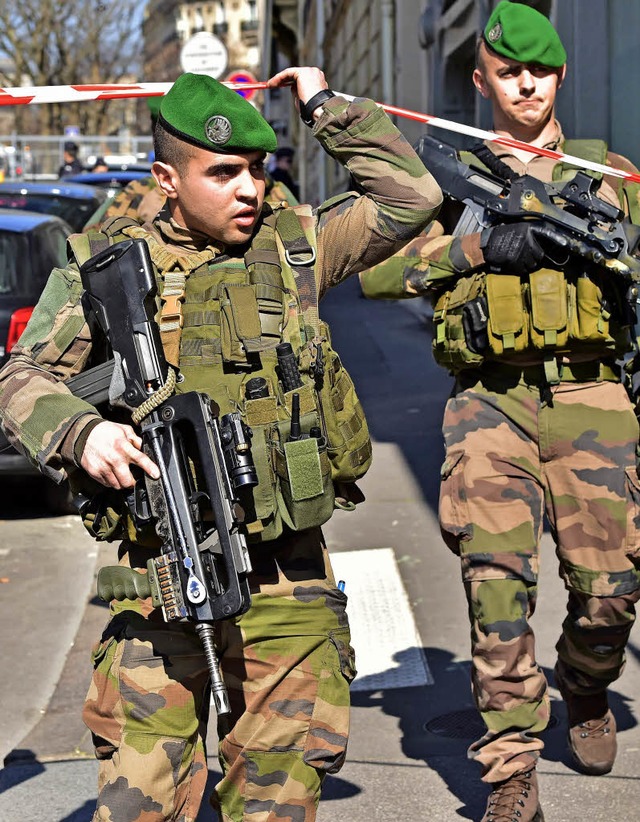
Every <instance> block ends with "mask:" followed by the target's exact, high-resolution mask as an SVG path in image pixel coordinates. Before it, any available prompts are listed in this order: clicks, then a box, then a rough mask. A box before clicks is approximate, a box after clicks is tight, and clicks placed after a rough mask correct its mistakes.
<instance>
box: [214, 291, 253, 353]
mask: <svg viewBox="0 0 640 822" xmlns="http://www.w3.org/2000/svg"><path fill="white" fill-rule="evenodd" d="M220 292H221V293H220V336H221V346H222V359H223V361H224V362H229V363H243V364H246V363H247V354H252V353H254V352H256V351H259V350H260V348H261V345H260V335H261V333H262V329H261V325H260V315H259V312H258V301H257V299H256V291H255V287H254V286H252V285H247V284H243V283H238V284H235V283H225V284H223V285H222V286H221V287H220Z"/></svg>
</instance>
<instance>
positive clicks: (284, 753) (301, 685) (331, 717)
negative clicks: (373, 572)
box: [84, 530, 355, 822]
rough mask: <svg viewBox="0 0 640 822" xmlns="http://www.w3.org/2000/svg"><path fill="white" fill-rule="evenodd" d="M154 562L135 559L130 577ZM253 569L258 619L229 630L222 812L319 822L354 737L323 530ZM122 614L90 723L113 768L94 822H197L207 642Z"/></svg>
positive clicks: (106, 764) (137, 605) (107, 767)
mask: <svg viewBox="0 0 640 822" xmlns="http://www.w3.org/2000/svg"><path fill="white" fill-rule="evenodd" d="M274 545H276V546H277V547H275V548H274V547H273V546H274ZM138 554H139V556H138ZM144 562H145V558H144V552H142V551H140V549H135V548H133V546H124V548H123V553H122V559H121V563H122V564H125V565H127V564H129V565H131V566H132V567H143V565H144ZM252 562H253V569H254V570H253V573H252V576H251V590H252V606H251V608H250V610H249V611H248V612H247V613H246V614H244V615H243V616H241V617H239V618H237V619H234V620H229V621H225V622H222V623H218V624H217V626H216V628H217V646H218V653H219V657H220V660H221V669H222V672H223V676H224V680H225V682H226V685H227V688H228V691H229V698H230V702H231V714H230V715H228V717H222V718H220V719H219V721H218V736H219V740H220V741H219V751H218V753H219V761H220V765H221V768H222V773H223V776H222V779H221V781H220V782H219V783H218V785H217V786H216V788H215V792H214V796H213V797H212V799H211V803H212V805H213V807H214V808H215V809H216V810H217V813H218V816H219V819H220V820H223V822H242V820H246V822H276V820H283V822H293V820H295V822H313V820H314V819H315V817H316V809H317V804H318V801H319V798H320V789H321V784H322V780H323V777H324V775H325V774H326V773H334V772H336V771H338V770H339V769H340V767H341V766H342V764H343V761H344V758H345V752H346V746H347V738H348V733H349V683H350V681H351V680H352V679H353V676H354V675H355V670H354V660H353V651H352V649H351V646H350V636H349V627H348V622H347V616H346V611H345V606H346V597H345V595H344V594H343V593H342V592H341V591H339V590H337V589H336V586H335V581H334V578H333V573H332V571H331V566H330V562H329V557H328V553H327V550H326V548H325V546H324V544H323V541H322V535H321V533H320V531H319V530H314V531H309V532H305V533H304V534H300V535H297V536H294V537H290V538H288V539H282V540H279V541H278V542H277V543H275V544H272V545H271V546H261V547H260V548H258V549H257V550H255V551H252ZM112 612H113V617H112V619H111V621H110V623H109V625H108V627H107V629H106V631H105V633H104V635H103V637H102V640H101V641H100V642H99V643H98V645H97V646H96V648H95V651H94V655H93V661H94V675H93V679H92V683H91V686H90V689H89V693H88V695H87V700H86V703H85V709H84V720H85V722H86V724H87V726H88V727H89V728H90V730H91V731H92V734H93V738H94V744H95V749H96V754H97V757H98V759H99V760H100V773H99V785H98V803H97V810H96V812H95V815H94V817H93V819H94V822H106V820H109V822H160V820H174V821H175V822H194V820H195V819H196V817H197V815H198V810H199V808H200V804H201V800H202V797H203V794H204V792H205V786H206V781H207V760H206V749H205V742H206V733H207V721H208V717H209V683H208V673H207V669H206V663H205V659H204V655H203V653H202V649H201V645H200V640H199V639H198V637H197V635H196V634H195V632H194V631H193V630H192V629H190V628H188V627H185V626H182V625H178V626H176V625H175V624H173V625H168V624H166V623H164V622H163V621H162V618H161V615H159V614H158V613H157V612H156V611H154V610H153V609H152V608H151V605H150V603H149V601H146V600H145V601H135V602H134V601H125V602H124V603H113V604H112Z"/></svg>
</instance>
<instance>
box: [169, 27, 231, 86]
mask: <svg viewBox="0 0 640 822" xmlns="http://www.w3.org/2000/svg"><path fill="white" fill-rule="evenodd" d="M227 62H228V55H227V48H226V46H225V44H224V43H223V42H222V40H220V38H219V37H216V36H215V34H210V33H209V32H208V31H199V32H198V33H197V34H194V35H193V37H191V38H190V39H189V40H187V42H186V43H185V44H184V46H183V47H182V50H181V52H180V65H181V66H182V70H183V71H189V72H192V73H193V74H209V75H210V76H211V77H215V78H216V79H218V78H219V77H220V76H221V75H222V74H223V73H224V71H225V69H226V68H227Z"/></svg>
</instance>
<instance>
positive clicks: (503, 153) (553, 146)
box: [486, 120, 564, 159]
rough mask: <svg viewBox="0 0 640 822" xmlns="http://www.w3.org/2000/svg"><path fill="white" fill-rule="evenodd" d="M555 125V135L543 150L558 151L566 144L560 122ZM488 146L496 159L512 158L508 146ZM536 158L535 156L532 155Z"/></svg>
mask: <svg viewBox="0 0 640 822" xmlns="http://www.w3.org/2000/svg"><path fill="white" fill-rule="evenodd" d="M553 124H554V133H553V137H552V138H551V139H550V140H549V142H547V143H545V144H544V145H543V146H542V148H548V149H550V150H551V151H557V150H558V148H559V147H560V146H561V145H562V143H564V134H563V133H562V126H561V125H560V123H559V121H558V120H554V121H553ZM486 145H487V146H488V147H489V149H490V150H491V151H492V152H493V153H494V154H495V155H496V157H500V159H502V158H503V157H510V156H511V153H512V152H511V149H509V148H508V147H507V146H502V145H500V143H490V142H487V143H486ZM531 156H532V157H535V155H534V154H532V155H531Z"/></svg>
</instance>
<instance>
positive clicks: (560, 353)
mask: <svg viewBox="0 0 640 822" xmlns="http://www.w3.org/2000/svg"><path fill="white" fill-rule="evenodd" d="M566 71H567V66H566V52H565V49H564V47H563V45H562V43H561V41H560V38H559V36H558V34H557V32H556V31H555V29H554V28H553V26H552V25H551V23H550V22H549V20H548V19H547V18H546V17H545V16H544V15H542V14H540V13H539V12H538V11H536V10H535V9H533V8H532V7H530V6H527V5H524V4H520V3H511V2H506V0H505V1H503V2H501V3H499V4H498V5H497V6H496V8H495V10H494V12H493V13H492V14H491V17H490V19H489V21H488V23H487V25H486V28H485V29H484V33H483V35H482V37H481V38H480V39H479V42H478V44H477V55H476V68H475V70H474V72H473V82H474V84H475V87H476V89H477V90H478V92H479V93H480V94H481V95H482V96H483V97H484V98H486V99H488V100H489V101H490V103H491V105H492V109H493V119H494V131H496V132H497V133H498V134H499V135H500V136H504V137H507V138H515V139H518V140H520V141H524V142H526V143H529V144H530V145H531V146H536V147H540V148H542V149H552V150H558V151H565V153H567V154H571V155H578V156H585V157H587V158H589V159H596V158H600V162H601V163H606V164H609V165H612V166H615V167H617V168H621V169H623V170H626V171H634V172H636V173H637V169H635V168H634V166H633V165H632V164H631V163H630V162H629V161H628V160H626V159H625V158H624V157H621V156H620V155H616V154H613V153H611V152H609V151H608V150H607V146H606V144H604V142H603V141H601V140H575V141H567V140H566V139H565V136H564V134H563V133H562V129H561V127H560V124H559V123H558V121H557V120H556V118H555V100H556V93H557V91H558V89H559V88H560V86H561V85H562V82H563V80H564V78H565V74H566ZM463 156H466V161H467V162H469V163H472V164H475V165H477V166H480V167H481V168H484V169H485V170H487V169H488V170H490V171H491V172H492V173H493V174H495V175H497V176H500V177H502V178H503V179H504V180H505V181H506V180H509V179H511V178H512V177H514V176H517V175H521V174H529V175H532V176H533V177H536V178H538V179H539V180H542V181H543V182H546V183H550V182H552V181H561V180H569V179H571V178H572V177H573V176H574V175H575V174H576V171H577V169H576V168H575V167H574V166H569V165H568V164H566V165H565V164H562V163H558V162H557V161H556V160H554V159H552V158H548V157H545V156H539V155H536V154H534V153H531V152H528V151H525V150H523V149H512V148H509V147H505V146H501V145H499V144H496V143H493V142H486V143H485V144H482V145H480V146H478V147H477V148H474V149H473V150H472V152H471V153H465V155H463ZM598 196H599V197H600V198H602V199H604V200H605V201H606V202H607V203H610V204H613V205H614V206H615V207H619V208H621V209H623V211H624V212H625V213H626V214H627V216H629V217H630V218H631V219H632V221H633V222H634V223H640V206H639V204H638V198H637V187H634V185H633V184H628V185H627V184H623V183H622V182H621V181H620V180H619V179H617V178H614V177H607V176H606V175H605V177H604V179H602V182H601V186H600V189H599V192H598ZM460 213H461V209H460V208H459V207H458V208H457V209H456V212H455V214H454V213H451V214H444V208H443V211H442V212H441V214H440V216H439V221H438V223H437V224H436V223H434V224H433V226H432V227H431V228H430V229H429V232H428V234H427V235H422V236H420V237H418V238H416V239H415V240H412V241H411V243H410V244H409V245H408V246H407V247H406V248H405V249H403V251H401V252H400V253H399V254H398V255H396V256H395V257H392V258H390V259H389V260H388V261H386V262H383V263H381V264H379V265H378V266H376V267H374V269H373V270H371V271H367V272H364V273H363V274H362V276H361V282H362V286H363V291H364V293H365V295H366V296H371V297H386V298H389V297H394V296H395V297H399V296H415V295H420V294H428V295H429V296H430V297H431V300H432V303H433V305H434V338H433V352H434V355H435V358H436V360H437V361H438V362H439V363H440V364H441V365H443V366H444V367H446V368H447V369H448V370H450V371H452V372H453V374H454V376H455V385H454V387H453V390H452V394H451V397H450V399H449V401H448V403H447V407H446V410H445V416H444V423H443V433H444V439H445V445H446V458H445V462H444V465H443V467H442V472H441V478H442V481H441V491H440V511H439V517H440V526H441V530H442V534H443V537H444V540H445V542H446V544H447V545H448V547H449V548H450V549H451V550H452V551H453V552H454V553H455V554H456V555H458V556H459V557H460V562H461V569H462V578H463V581H464V586H465V591H466V595H467V599H468V614H469V617H470V620H471V642H472V646H471V653H472V685H473V694H474V697H475V701H476V705H477V707H478V710H479V711H480V713H481V715H482V718H483V719H484V722H485V724H486V728H487V730H486V733H485V734H484V736H482V737H481V738H480V739H478V740H477V741H475V742H474V743H473V744H472V745H471V747H470V748H469V756H470V757H471V758H473V759H475V760H476V761H477V762H478V763H479V764H480V765H481V766H482V779H483V780H484V781H485V782H487V783H490V784H491V786H492V789H493V790H492V792H491V795H490V797H489V800H488V804H487V810H486V813H485V816H484V817H483V822H511V820H514V819H517V820H518V822H532V820H542V818H543V814H542V810H541V807H540V804H539V798H538V782H537V778H536V762H537V761H538V758H539V756H540V753H541V751H542V749H543V742H542V739H541V737H540V734H541V732H542V731H543V730H544V729H545V728H546V727H547V724H548V722H549V714H550V707H549V695H548V687H547V681H546V678H545V675H544V673H543V672H542V670H541V669H540V666H539V664H538V662H537V660H536V651H535V647H534V634H533V630H532V627H531V624H530V619H531V617H532V615H533V613H534V610H535V607H536V597H537V584H538V566H539V556H538V550H539V543H540V538H541V536H542V527H543V515H544V514H545V513H546V516H547V519H548V521H549V523H550V526H551V533H552V535H553V537H554V539H555V542H556V546H557V549H556V552H557V556H558V560H559V563H560V574H561V576H562V579H563V581H564V584H565V587H566V589H567V592H568V601H567V614H566V618H565V620H564V623H563V625H562V631H561V634H560V638H559V640H558V642H557V645H556V650H557V663H556V665H555V670H554V679H555V684H556V686H557V687H558V688H559V690H560V693H561V695H562V697H563V700H564V702H565V705H566V709H567V716H568V745H569V749H570V752H571V756H572V758H573V762H574V764H575V767H576V768H577V770H579V771H581V772H582V773H586V774H592V775H599V774H605V773H608V772H609V771H610V770H611V769H612V767H613V764H614V761H615V757H616V751H617V745H616V721H615V717H614V715H613V713H612V711H611V706H610V704H609V700H608V697H607V691H608V688H609V686H610V685H611V684H612V683H613V682H615V681H616V680H617V679H618V677H619V676H620V675H621V673H622V670H623V667H624V661H625V647H626V644H627V641H628V638H629V633H630V631H631V627H632V625H633V623H634V620H635V605H636V602H637V600H638V597H639V596H640V539H639V531H638V525H639V523H640V483H639V481H638V473H637V469H636V446H637V443H638V422H637V420H636V415H635V413H634V409H633V406H632V403H631V400H630V398H629V396H628V395H627V392H626V390H625V387H624V386H623V385H622V384H621V380H620V368H619V367H618V366H617V363H616V360H617V359H618V358H619V357H622V356H623V355H625V354H626V353H627V352H629V351H631V350H632V339H631V331H632V329H631V328H630V327H629V322H628V317H627V316H626V314H625V313H624V305H625V290H626V285H625V283H624V282H622V279H621V278H616V277H614V276H613V275H612V274H610V273H609V272H608V270H607V272H606V273H604V272H603V270H602V269H598V268H597V267H596V266H594V265H591V264H590V263H589V262H588V261H586V260H585V259H584V258H582V257H575V256H568V255H567V254H566V252H565V251H564V250H563V249H558V248H555V249H554V248H553V247H552V246H549V245H545V244H544V241H543V240H540V238H539V236H537V235H536V233H535V229H534V228H533V227H532V226H533V223H532V222H531V221H528V222H525V221H522V222H510V223H506V222H505V223H503V224H497V225H495V226H494V227H492V228H489V229H485V230H482V227H481V226H478V227H477V228H476V229H475V230H473V229H471V230H470V231H467V233H462V234H461V236H457V232H456V236H454V228H455V226H456V222H457V220H458V218H459V216H460ZM472 317H474V318H475V320H474V321H473V322H472V321H471V318H472ZM473 328H478V329H480V330H482V329H484V331H483V335H481V334H480V333H479V331H478V333H475V334H473V333H471V330H472V329H473ZM580 815H581V816H585V817H588V815H589V813H588V806H587V805H585V807H584V808H583V809H582V810H581V813H580Z"/></svg>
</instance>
